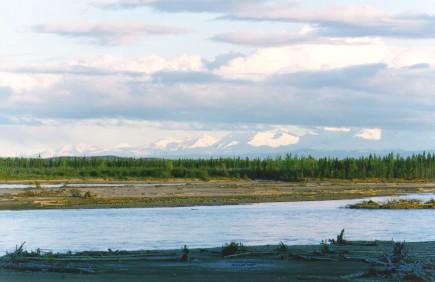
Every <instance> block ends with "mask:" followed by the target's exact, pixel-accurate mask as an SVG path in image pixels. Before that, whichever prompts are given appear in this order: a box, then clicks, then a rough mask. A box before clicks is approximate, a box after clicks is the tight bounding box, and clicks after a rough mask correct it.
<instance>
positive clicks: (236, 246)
mask: <svg viewBox="0 0 435 282" xmlns="http://www.w3.org/2000/svg"><path fill="white" fill-rule="evenodd" d="M244 249H245V247H244V246H243V244H242V243H236V242H231V243H229V244H226V245H224V246H223V247H222V256H223V257H226V256H230V255H235V254H237V253H239V252H240V251H242V250H244Z"/></svg>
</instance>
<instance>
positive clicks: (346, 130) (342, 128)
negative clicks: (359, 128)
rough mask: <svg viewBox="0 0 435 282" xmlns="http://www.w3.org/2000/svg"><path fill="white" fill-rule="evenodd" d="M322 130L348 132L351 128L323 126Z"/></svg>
mask: <svg viewBox="0 0 435 282" xmlns="http://www.w3.org/2000/svg"><path fill="white" fill-rule="evenodd" d="M323 130H325V131H328V132H338V133H342V132H350V131H351V130H352V129H350V128H347V127H323Z"/></svg>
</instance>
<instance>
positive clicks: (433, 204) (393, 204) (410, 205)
mask: <svg viewBox="0 0 435 282" xmlns="http://www.w3.org/2000/svg"><path fill="white" fill-rule="evenodd" d="M348 208H350V209H370V210H374V209H393V210H406V209H435V200H434V199H432V200H430V201H427V202H424V201H420V200H413V199H410V200H408V199H400V200H389V201H385V202H376V201H372V200H369V201H363V202H360V203H356V204H353V205H349V206H348Z"/></svg>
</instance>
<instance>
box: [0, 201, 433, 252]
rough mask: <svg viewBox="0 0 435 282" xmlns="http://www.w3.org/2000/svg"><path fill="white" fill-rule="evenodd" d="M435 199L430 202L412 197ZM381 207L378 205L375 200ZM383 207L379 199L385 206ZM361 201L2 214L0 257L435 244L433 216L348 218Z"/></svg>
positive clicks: (407, 213)
mask: <svg viewBox="0 0 435 282" xmlns="http://www.w3.org/2000/svg"><path fill="white" fill-rule="evenodd" d="M408 197H411V198H421V199H430V198H435V194H430V195H427V194H426V195H418V196H417V195H410V196H408ZM375 199H380V198H375ZM381 199H382V198H381ZM357 201H358V200H345V201H322V202H298V203H270V204H253V205H241V206H214V207H195V208H155V209H100V210H52V211H3V212H0V253H3V252H5V251H8V250H11V249H13V248H14V246H15V245H16V244H18V243H20V242H24V241H25V242H27V243H26V246H27V249H36V248H41V249H49V250H52V251H66V250H72V251H80V250H107V249H108V248H112V249H123V250H136V249H173V248H180V247H181V246H183V245H184V244H187V245H188V246H190V247H192V248H193V247H215V246H220V245H222V244H224V243H226V242H229V241H232V240H236V241H241V242H243V243H245V244H248V245H262V244H277V243H279V242H280V241H283V242H285V243H287V244H318V243H319V242H320V241H321V240H323V239H328V238H333V237H335V236H336V234H337V233H339V231H340V230H341V229H342V228H345V229H346V235H347V238H348V239H352V240H354V239H355V240H372V239H380V240H391V239H395V240H406V241H435V211H434V210H400V211H397V210H396V211H394V210H350V209H344V208H343V207H344V206H346V205H347V204H350V203H354V202H357Z"/></svg>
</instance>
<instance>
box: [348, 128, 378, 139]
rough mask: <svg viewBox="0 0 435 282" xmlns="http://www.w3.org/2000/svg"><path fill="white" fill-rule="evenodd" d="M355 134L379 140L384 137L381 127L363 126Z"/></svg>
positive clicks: (363, 137)
mask: <svg viewBox="0 0 435 282" xmlns="http://www.w3.org/2000/svg"><path fill="white" fill-rule="evenodd" d="M355 136H356V137H359V138H362V139H365V140H374V141H379V140H381V139H382V130H381V129H380V128H363V129H361V130H360V131H359V132H358V133H357V134H356V135H355Z"/></svg>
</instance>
